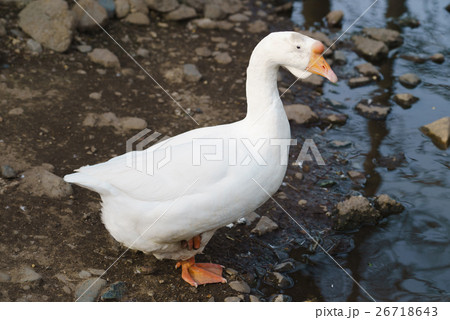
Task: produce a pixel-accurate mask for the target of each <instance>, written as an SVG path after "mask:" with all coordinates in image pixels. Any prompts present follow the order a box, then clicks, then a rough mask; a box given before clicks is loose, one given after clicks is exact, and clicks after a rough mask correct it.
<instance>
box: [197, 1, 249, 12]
mask: <svg viewBox="0 0 450 320" xmlns="http://www.w3.org/2000/svg"><path fill="white" fill-rule="evenodd" d="M191 1H192V0H191ZM194 1H195V0H194ZM207 2H208V3H212V4H216V5H218V6H219V7H220V9H221V10H222V11H223V12H225V13H226V14H227V15H228V14H233V13H236V12H238V11H239V10H241V9H242V1H241V0H207Z"/></svg>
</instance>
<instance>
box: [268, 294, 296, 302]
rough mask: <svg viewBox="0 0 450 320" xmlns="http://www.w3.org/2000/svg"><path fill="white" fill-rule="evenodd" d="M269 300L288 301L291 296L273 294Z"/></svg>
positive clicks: (290, 299)
mask: <svg viewBox="0 0 450 320" xmlns="http://www.w3.org/2000/svg"><path fill="white" fill-rule="evenodd" d="M269 301H270V302H290V301H292V298H291V297H290V296H288V295H286V294H275V295H272V296H270V298H269Z"/></svg>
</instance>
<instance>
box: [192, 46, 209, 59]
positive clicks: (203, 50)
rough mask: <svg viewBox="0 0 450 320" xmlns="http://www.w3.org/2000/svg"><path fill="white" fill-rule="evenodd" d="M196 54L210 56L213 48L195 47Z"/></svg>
mask: <svg viewBox="0 0 450 320" xmlns="http://www.w3.org/2000/svg"><path fill="white" fill-rule="evenodd" d="M195 54H196V55H198V56H201V57H209V56H211V50H209V49H208V48H206V47H199V48H195Z"/></svg>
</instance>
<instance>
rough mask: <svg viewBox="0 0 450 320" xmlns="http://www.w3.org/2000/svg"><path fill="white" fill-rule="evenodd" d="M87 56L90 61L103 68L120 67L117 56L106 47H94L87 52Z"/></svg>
mask: <svg viewBox="0 0 450 320" xmlns="http://www.w3.org/2000/svg"><path fill="white" fill-rule="evenodd" d="M88 57H89V59H91V61H92V62H95V63H98V64H100V65H102V66H104V67H105V68H116V69H118V68H120V62H119V58H117V56H116V55H115V54H114V53H112V52H111V51H109V50H108V49H98V48H97V49H94V50H93V51H92V52H90V53H88Z"/></svg>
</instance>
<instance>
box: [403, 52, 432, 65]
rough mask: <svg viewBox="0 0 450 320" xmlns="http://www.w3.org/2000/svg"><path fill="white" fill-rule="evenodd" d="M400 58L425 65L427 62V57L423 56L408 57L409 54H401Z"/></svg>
mask: <svg viewBox="0 0 450 320" xmlns="http://www.w3.org/2000/svg"><path fill="white" fill-rule="evenodd" d="M400 58H402V59H404V60H408V61H412V62H414V63H420V64H421V63H425V62H427V61H428V59H429V57H428V56H425V55H423V54H421V55H410V54H401V55H400Z"/></svg>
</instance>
